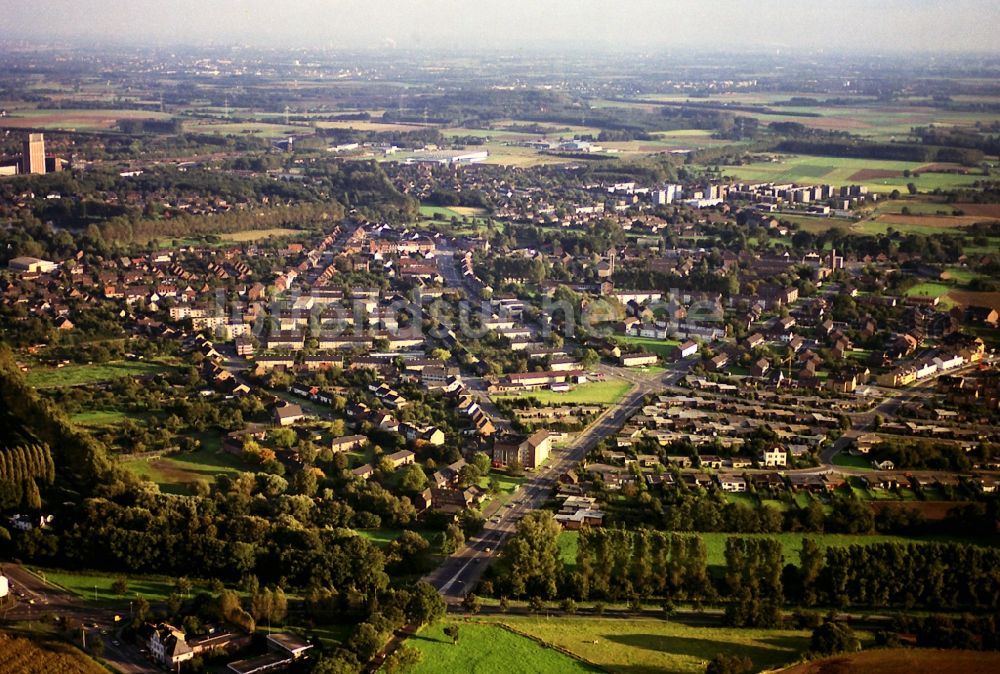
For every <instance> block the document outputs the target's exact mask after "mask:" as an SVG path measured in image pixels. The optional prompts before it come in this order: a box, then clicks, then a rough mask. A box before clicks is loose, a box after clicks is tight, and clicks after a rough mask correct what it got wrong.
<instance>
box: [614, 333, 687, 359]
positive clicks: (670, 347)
mask: <svg viewBox="0 0 1000 674" xmlns="http://www.w3.org/2000/svg"><path fill="white" fill-rule="evenodd" d="M615 341H618V342H621V343H622V344H628V345H630V346H641V347H642V348H644V349H645V350H646V351H649V352H650V353H655V354H656V355H658V356H662V357H663V358H670V357H671V356H672V355H673V353H674V349H675V348H676V347H677V346H679V345H680V343H681V342H680V340H677V339H654V338H652V337H632V336H626V335H615Z"/></svg>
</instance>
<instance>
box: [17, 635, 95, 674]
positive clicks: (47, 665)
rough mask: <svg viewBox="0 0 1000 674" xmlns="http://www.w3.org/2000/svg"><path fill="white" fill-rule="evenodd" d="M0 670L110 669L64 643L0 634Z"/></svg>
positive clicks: (60, 673)
mask: <svg viewBox="0 0 1000 674" xmlns="http://www.w3.org/2000/svg"><path fill="white" fill-rule="evenodd" d="M0 671H3V672H9V673H10V674H18V673H19V672H23V673H28V672H46V673H47V674H106V673H107V670H106V669H105V668H104V667H102V666H101V665H99V664H98V663H97V662H96V661H94V660H92V659H91V658H90V657H89V656H87V655H86V654H84V653H83V651H80V650H78V649H77V648H75V647H73V646H71V645H70V644H68V643H66V642H65V641H62V640H58V639H50V638H41V637H37V636H32V637H30V638H29V637H27V636H24V635H22V634H16V633H13V632H8V631H0Z"/></svg>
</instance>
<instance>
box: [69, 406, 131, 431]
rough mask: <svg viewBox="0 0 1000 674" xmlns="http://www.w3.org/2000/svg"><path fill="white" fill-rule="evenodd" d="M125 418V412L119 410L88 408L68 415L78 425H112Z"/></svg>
mask: <svg viewBox="0 0 1000 674" xmlns="http://www.w3.org/2000/svg"><path fill="white" fill-rule="evenodd" d="M125 418H126V414H125V413H124V412H121V411H119V410H111V409H109V410H88V411H86V412H78V413H77V414H74V415H72V416H71V417H70V421H72V422H73V423H74V424H79V425H80V426H89V427H92V428H93V427H99V426H113V425H115V424H120V423H121V422H122V421H124V420H125Z"/></svg>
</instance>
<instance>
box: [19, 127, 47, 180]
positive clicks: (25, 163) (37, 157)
mask: <svg viewBox="0 0 1000 674" xmlns="http://www.w3.org/2000/svg"><path fill="white" fill-rule="evenodd" d="M21 172H22V173H38V174H44V173H45V137H44V136H43V135H42V134H40V133H30V134H28V140H26V141H24V153H23V154H22V155H21Z"/></svg>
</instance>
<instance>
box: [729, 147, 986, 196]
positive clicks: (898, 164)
mask: <svg viewBox="0 0 1000 674" xmlns="http://www.w3.org/2000/svg"><path fill="white" fill-rule="evenodd" d="M772 158H773V161H770V162H758V163H754V164H747V165H745V166H720V167H719V168H720V170H721V171H722V173H723V175H725V176H730V177H733V178H738V179H741V180H760V181H768V182H797V183H813V184H815V183H829V184H831V185H851V184H861V185H866V186H867V187H868V189H869V190H870V191H872V192H878V193H886V194H887V193H889V192H892V191H893V190H895V189H898V190H901V191H904V192H905V190H906V185H907V183H911V182H912V183H914V184H915V185H916V186H917V189H918V190H920V191H921V192H928V191H931V190H933V189H936V188H941V189H948V188H952V187H963V186H969V185H971V184H972V183H974V182H975V181H976V180H980V179H981V178H982V175H980V174H978V173H975V174H969V175H961V174H952V173H923V174H921V175H919V176H912V175H911V176H910V177H905V176H904V175H903V172H904V171H910V172H915V173H919V172H920V170H921V169H923V168H924V167H925V166H927V164H923V163H920V162H906V161H885V160H875V159H855V158H845V157H822V156H812V155H785V154H782V155H773V156H772Z"/></svg>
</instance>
